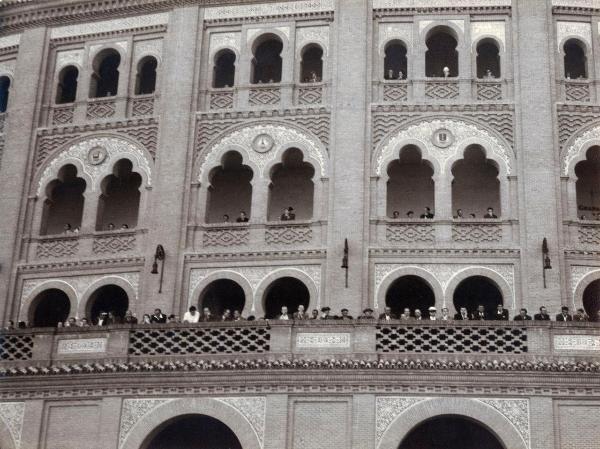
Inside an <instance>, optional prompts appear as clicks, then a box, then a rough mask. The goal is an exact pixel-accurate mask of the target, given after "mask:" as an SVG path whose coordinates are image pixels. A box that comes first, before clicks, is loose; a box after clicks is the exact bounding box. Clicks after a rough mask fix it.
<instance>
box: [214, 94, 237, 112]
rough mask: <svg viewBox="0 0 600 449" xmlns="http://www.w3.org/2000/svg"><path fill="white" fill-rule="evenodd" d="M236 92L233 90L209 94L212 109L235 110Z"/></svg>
mask: <svg viewBox="0 0 600 449" xmlns="http://www.w3.org/2000/svg"><path fill="white" fill-rule="evenodd" d="M234 96H235V91H234V90H233V89H219V90H214V91H211V92H210V93H209V108H210V109H231V108H233V103H234Z"/></svg>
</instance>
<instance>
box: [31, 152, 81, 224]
mask: <svg viewBox="0 0 600 449" xmlns="http://www.w3.org/2000/svg"><path fill="white" fill-rule="evenodd" d="M85 188H86V183H85V181H84V180H83V179H82V178H78V177H77V168H76V167H75V166H74V165H71V164H68V165H65V166H64V167H62V168H61V169H60V170H59V172H58V177H57V179H55V180H54V181H52V182H50V183H49V184H48V186H47V187H46V200H45V201H44V211H43V216H42V227H41V229H40V235H48V234H60V233H62V232H71V231H75V230H76V229H78V228H79V227H80V226H81V219H82V217H83V204H84V202H85V198H84V196H83V192H84V191H85Z"/></svg>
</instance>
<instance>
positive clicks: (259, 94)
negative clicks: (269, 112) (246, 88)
mask: <svg viewBox="0 0 600 449" xmlns="http://www.w3.org/2000/svg"><path fill="white" fill-rule="evenodd" d="M248 100H249V102H250V105H251V106H265V105H273V104H279V102H280V101H281V89H280V88H279V87H254V88H252V89H250V95H249V98H248Z"/></svg>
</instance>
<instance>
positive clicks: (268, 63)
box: [252, 35, 283, 84]
mask: <svg viewBox="0 0 600 449" xmlns="http://www.w3.org/2000/svg"><path fill="white" fill-rule="evenodd" d="M259 42H260V43H259V44H258V45H256V46H255V49H254V59H253V60H252V83H254V84H257V83H279V82H281V66H282V59H281V51H282V50H283V43H282V42H281V40H280V39H279V38H278V37H276V36H274V35H267V36H263V37H262V38H261V39H259Z"/></svg>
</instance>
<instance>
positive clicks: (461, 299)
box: [454, 276, 504, 314]
mask: <svg viewBox="0 0 600 449" xmlns="http://www.w3.org/2000/svg"><path fill="white" fill-rule="evenodd" d="M503 303H504V301H503V299H502V292H501V291H500V289H499V288H498V286H497V285H496V283H495V282H494V281H492V280H491V279H490V278H487V277H485V276H471V277H468V278H467V279H464V280H463V281H461V283H460V284H458V286H457V287H456V289H455V290H454V307H455V309H456V311H457V312H458V311H459V310H460V308H461V307H466V308H467V310H468V311H469V313H473V312H475V310H477V306H479V305H483V306H484V307H485V311H486V313H488V314H489V313H492V312H493V311H494V310H496V306H497V305H498V304H503Z"/></svg>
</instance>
